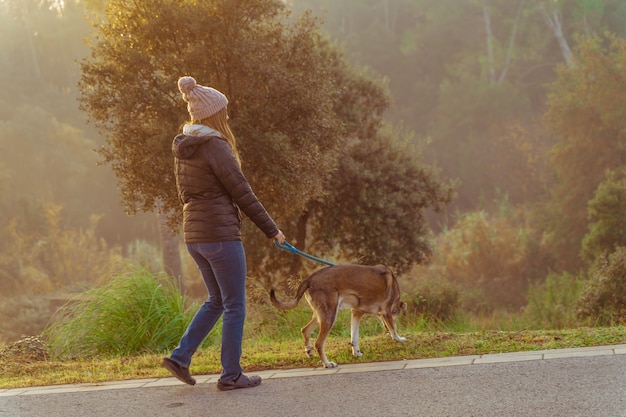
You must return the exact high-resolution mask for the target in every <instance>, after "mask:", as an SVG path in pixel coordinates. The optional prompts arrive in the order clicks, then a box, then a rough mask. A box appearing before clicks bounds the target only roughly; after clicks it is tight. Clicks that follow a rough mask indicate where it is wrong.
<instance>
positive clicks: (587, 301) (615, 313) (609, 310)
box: [576, 247, 626, 326]
mask: <svg viewBox="0 0 626 417" xmlns="http://www.w3.org/2000/svg"><path fill="white" fill-rule="evenodd" d="M576 306H577V312H578V317H580V318H582V319H589V320H592V321H593V322H594V324H596V325H601V326H613V325H616V324H624V323H626V247H619V248H617V250H616V251H615V252H613V253H612V254H611V255H609V256H608V257H606V256H602V257H600V258H599V259H598V261H597V262H596V263H595V264H594V266H593V267H592V268H591V270H590V273H589V280H588V281H587V282H586V283H585V285H584V287H583V289H582V293H581V295H580V298H579V299H578V301H577V303H576Z"/></svg>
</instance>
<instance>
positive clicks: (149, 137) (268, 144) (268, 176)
mask: <svg viewBox="0 0 626 417" xmlns="http://www.w3.org/2000/svg"><path fill="white" fill-rule="evenodd" d="M287 15H288V11H287V9H286V8H285V7H284V6H283V5H282V4H281V3H280V2H277V1H273V0H263V1H258V0H254V1H253V0H248V1H239V2H188V1H179V0H159V1H150V2H148V1H147V0H146V1H138V2H135V3H133V5H129V4H128V3H127V2H124V1H118V0H114V1H112V2H110V3H109V6H108V8H107V21H106V22H100V23H98V24H97V26H96V28H97V34H96V43H95V44H94V47H93V49H92V55H91V58H89V59H86V60H85V61H84V62H83V63H82V71H83V75H82V78H81V82H80V88H81V91H82V93H83V97H82V99H81V104H82V108H83V109H84V110H86V111H87V112H88V114H89V115H90V118H91V120H92V121H93V122H95V123H96V125H97V126H98V127H99V128H101V129H102V130H103V132H105V134H106V135H107V146H106V147H104V148H103V149H102V150H101V151H100V153H101V155H102V156H103V157H104V159H105V161H106V162H108V163H110V164H111V165H112V168H113V170H114V172H115V174H116V176H117V177H118V179H119V186H120V189H121V195H122V199H123V200H124V202H125V205H126V208H127V210H128V211H129V212H131V213H134V212H138V211H151V210H154V209H155V208H156V207H157V206H158V207H159V208H160V209H161V210H162V211H164V212H169V211H172V212H174V213H175V214H174V215H173V216H172V220H173V223H178V216H177V215H176V213H178V212H179V210H180V208H179V202H178V199H177V198H176V194H175V187H174V177H173V160H172V157H171V153H170V149H169V148H170V143H171V140H172V138H173V136H174V134H175V133H176V132H177V130H178V128H179V126H180V124H181V123H182V122H183V121H184V120H185V119H186V118H187V114H186V110H185V106H184V104H183V103H182V100H181V98H180V94H179V92H178V91H177V89H176V80H177V78H178V77H179V76H180V75H184V74H190V75H193V76H194V77H196V79H197V80H198V81H199V82H201V83H204V84H207V85H212V86H214V87H216V88H217V89H219V90H221V91H223V92H224V93H225V94H226V95H227V96H228V97H229V100H230V103H231V104H230V106H229V109H230V110H229V112H230V115H231V120H232V125H233V130H234V131H235V132H236V135H237V136H238V139H239V142H240V145H241V153H242V159H243V161H244V171H245V172H246V174H247V176H248V178H249V180H250V182H251V183H252V185H253V187H254V188H255V190H256V191H257V193H258V194H259V195H260V197H261V200H262V201H263V202H264V204H266V205H267V207H268V209H269V210H270V212H271V213H273V214H274V215H275V216H276V217H277V219H278V221H279V223H281V224H283V225H286V228H287V230H286V231H287V234H288V235H289V228H293V229H292V230H296V229H297V224H298V220H299V219H300V217H301V214H302V212H303V209H304V208H305V207H306V204H307V203H308V202H309V201H312V200H321V199H323V197H324V195H325V194H327V193H329V192H332V191H329V189H328V186H327V184H328V180H329V179H330V178H331V175H334V171H333V169H334V167H335V166H336V165H337V160H338V159H339V158H340V157H341V152H339V144H342V145H343V143H344V142H347V141H350V140H356V141H359V140H363V141H365V140H367V138H370V137H373V136H374V135H375V134H376V131H377V130H378V128H379V125H380V120H381V114H382V112H383V111H384V109H385V107H386V105H387V102H386V99H385V97H384V93H383V90H382V89H381V87H380V86H378V85H377V84H376V83H375V82H372V81H370V80H368V79H367V77H366V76H365V74H363V73H359V72H357V71H352V70H350V69H349V67H347V66H346V64H345V63H344V62H343V58H342V56H341V54H340V53H339V52H338V51H337V50H336V49H335V48H334V47H333V46H332V45H331V44H330V43H329V42H328V41H327V40H325V39H324V38H323V37H322V36H321V34H320V32H319V30H318V25H319V22H318V21H317V20H315V19H312V18H311V17H310V16H309V15H308V14H306V13H305V14H303V15H302V16H301V17H300V18H299V19H297V20H296V21H295V22H294V23H293V24H292V25H291V26H287V25H286V23H285V19H286V17H287ZM199 51H201V52H199ZM202 51H210V53H208V52H206V53H202ZM155 121H158V123H157V122H155ZM429 185H433V186H435V185H434V181H433V183H432V184H429ZM340 192H343V191H340ZM437 197H438V196H437ZM426 204H428V203H426ZM423 207H424V202H421V205H417V206H415V207H414V209H415V210H417V211H419V210H421V209H422V208H423ZM368 219H369V218H368ZM364 220H365V219H364ZM290 224H293V226H290ZM415 226H416V229H415V233H416V234H417V235H421V234H422V232H423V230H422V229H423V225H421V224H417V225H415ZM283 227H284V226H283ZM343 230H344V231H345V229H343ZM351 233H352V234H353V235H354V234H357V233H358V231H357V230H352V231H351ZM406 233H409V232H408V231H407V232H406ZM256 236H257V237H258V233H257V235H256ZM422 238H423V237H422ZM265 242H266V240H265ZM302 243H303V244H304V240H302ZM355 250H361V251H365V248H364V247H363V246H361V247H359V248H358V249H355ZM414 250H415V251H418V252H419V251H420V250H422V247H419V248H417V249H414ZM263 252H264V251H263V250H261V249H258V248H253V249H252V250H250V251H249V254H250V255H251V256H249V258H250V259H251V260H252V262H251V263H252V265H258V264H259V262H260V260H261V259H262V257H263V256H265V255H266V253H263ZM377 256H380V253H377Z"/></svg>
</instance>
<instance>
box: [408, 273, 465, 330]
mask: <svg viewBox="0 0 626 417" xmlns="http://www.w3.org/2000/svg"><path fill="white" fill-rule="evenodd" d="M409 296H410V298H409V300H408V302H407V304H408V312H409V313H411V314H421V315H423V316H425V317H427V318H433V319H437V320H442V321H445V320H450V319H452V318H454V317H455V316H456V313H457V309H458V308H459V304H460V301H459V298H460V297H459V291H458V289H457V288H456V287H455V286H454V285H453V284H451V283H449V282H447V281H444V280H442V279H441V278H437V277H428V276H427V277H423V278H421V279H419V280H418V281H417V282H416V284H415V286H414V288H413V290H412V291H411V293H410V294H409Z"/></svg>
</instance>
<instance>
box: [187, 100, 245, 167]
mask: <svg viewBox="0 0 626 417" xmlns="http://www.w3.org/2000/svg"><path fill="white" fill-rule="evenodd" d="M193 123H196V124H201V125H204V126H208V127H210V128H213V129H215V130H217V131H218V132H220V133H221V134H222V137H223V139H224V140H225V141H226V142H228V144H229V145H230V147H231V148H232V149H233V153H234V154H235V158H237V162H238V163H239V166H241V158H240V157H239V150H237V141H236V139H235V135H234V134H233V131H232V130H230V126H229V125H228V110H227V109H226V107H224V108H223V109H222V110H220V111H218V112H217V113H215V114H214V115H212V116H209V117H207V118H206V119H202V120H194V121H193Z"/></svg>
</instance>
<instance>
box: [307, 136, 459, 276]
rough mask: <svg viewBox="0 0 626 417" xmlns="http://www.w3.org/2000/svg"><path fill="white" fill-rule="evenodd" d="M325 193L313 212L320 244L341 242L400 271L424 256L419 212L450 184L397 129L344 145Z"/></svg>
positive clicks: (441, 200) (446, 197)
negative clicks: (437, 174) (427, 163)
mask: <svg viewBox="0 0 626 417" xmlns="http://www.w3.org/2000/svg"><path fill="white" fill-rule="evenodd" d="M346 148H347V149H346V150H345V155H344V156H343V157H342V158H341V160H340V162H339V168H338V170H337V173H336V175H335V176H334V177H333V179H332V180H330V181H329V182H328V185H327V187H328V189H329V195H328V196H327V198H325V199H324V200H322V201H321V202H320V203H319V204H315V205H313V206H312V207H313V212H314V215H315V217H316V218H317V219H318V221H319V234H320V237H321V242H323V243H324V244H325V245H327V246H332V243H334V242H341V244H342V248H344V249H345V252H346V254H347V255H348V256H350V257H352V258H353V259H357V260H358V261H359V262H361V263H365V264H377V263H384V264H387V265H389V266H392V267H393V268H394V269H395V270H396V272H405V271H407V270H408V269H409V267H410V266H411V265H412V264H413V263H415V262H424V261H425V260H426V259H427V257H428V255H429V254H430V251H431V247H430V243H429V238H430V233H429V227H428V224H427V222H426V219H425V210H426V209H434V210H439V209H440V208H441V207H443V206H444V205H445V204H446V203H448V202H449V201H450V200H451V197H452V187H451V186H450V185H445V184H442V183H440V182H439V181H438V180H437V179H436V172H435V171H434V170H433V169H432V168H431V167H427V166H424V165H422V163H421V160H422V150H421V149H420V148H417V147H416V146H414V145H413V144H412V140H411V137H410V136H406V135H403V134H402V133H401V132H398V131H397V129H396V130H394V129H392V128H385V129H382V130H381V131H380V132H378V134H377V135H376V136H374V137H373V138H371V139H368V140H361V141H357V142H355V143H354V144H352V145H349V146H347V147H346Z"/></svg>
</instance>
